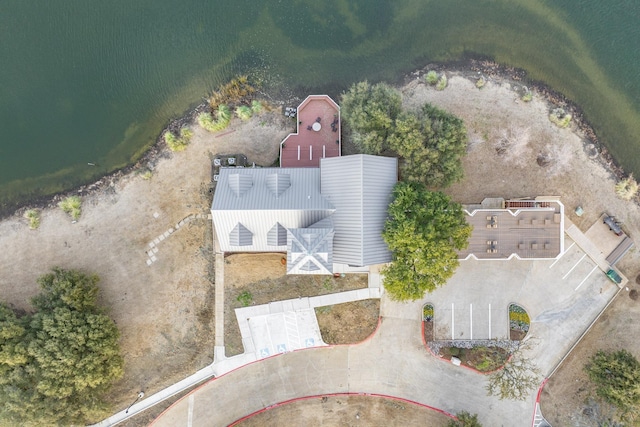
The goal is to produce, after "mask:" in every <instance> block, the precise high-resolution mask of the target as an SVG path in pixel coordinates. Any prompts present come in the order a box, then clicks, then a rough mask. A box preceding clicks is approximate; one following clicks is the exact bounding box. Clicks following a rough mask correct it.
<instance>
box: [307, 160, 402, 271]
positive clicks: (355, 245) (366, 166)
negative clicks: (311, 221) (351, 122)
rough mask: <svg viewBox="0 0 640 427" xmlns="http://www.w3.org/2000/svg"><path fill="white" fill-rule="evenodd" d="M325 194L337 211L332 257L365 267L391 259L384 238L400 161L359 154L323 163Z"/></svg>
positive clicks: (334, 215)
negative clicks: (383, 233)
mask: <svg viewBox="0 0 640 427" xmlns="http://www.w3.org/2000/svg"><path fill="white" fill-rule="evenodd" d="M320 171H321V172H320V173H321V188H322V195H323V196H325V197H326V198H327V200H328V201H329V202H331V204H332V205H333V206H335V208H336V211H335V213H334V214H333V215H332V216H331V218H332V220H333V224H334V229H335V238H334V242H333V260H334V262H336V263H343V264H349V265H354V266H364V265H373V264H381V263H385V262H389V261H391V252H390V251H389V249H388V248H387V245H386V243H385V242H384V240H382V230H383V228H384V224H385V221H386V219H387V208H388V206H389V203H390V202H391V193H392V191H393V187H394V186H395V184H396V182H397V177H398V161H397V159H395V158H391V157H379V156H371V155H367V154H358V155H354V156H343V157H332V158H326V159H322V160H321V162H320Z"/></svg>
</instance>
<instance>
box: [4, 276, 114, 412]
mask: <svg viewBox="0 0 640 427" xmlns="http://www.w3.org/2000/svg"><path fill="white" fill-rule="evenodd" d="M97 282H98V278H97V276H95V275H85V274H83V273H81V272H78V271H73V270H71V271H67V270H62V269H57V268H56V269H54V270H53V271H52V273H50V274H46V275H44V276H42V277H41V278H40V279H38V283H39V284H40V285H41V287H42V293H41V294H40V295H38V296H36V297H35V298H33V301H32V302H33V306H34V308H35V309H36V312H35V313H34V314H32V315H25V316H23V317H21V318H18V317H17V316H16V314H15V313H14V312H13V311H12V310H10V309H9V308H7V307H6V306H0V421H6V422H8V423H11V424H16V425H68V424H79V423H85V422H87V421H95V420H96V419H97V418H98V417H100V416H103V415H104V414H105V410H106V409H107V408H106V406H105V405H104V403H103V402H102V396H103V394H104V392H106V391H107V390H108V388H109V387H110V385H111V384H112V383H113V381H115V380H116V379H118V378H119V377H121V376H122V373H123V360H122V357H121V356H120V349H119V345H118V338H119V333H118V329H117V327H116V325H115V323H114V322H113V320H111V319H110V318H109V317H108V316H107V315H105V314H104V313H103V311H102V310H101V309H100V307H98V305H97V301H96V299H97V293H98V289H97Z"/></svg>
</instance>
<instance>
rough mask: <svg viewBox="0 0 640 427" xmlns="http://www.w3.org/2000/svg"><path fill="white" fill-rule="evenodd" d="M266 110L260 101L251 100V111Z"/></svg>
mask: <svg viewBox="0 0 640 427" xmlns="http://www.w3.org/2000/svg"><path fill="white" fill-rule="evenodd" d="M263 110H264V106H263V105H262V102H260V101H255V100H254V101H251V111H252V112H253V114H260V113H262V111H263Z"/></svg>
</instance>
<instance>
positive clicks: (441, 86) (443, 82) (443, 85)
mask: <svg viewBox="0 0 640 427" xmlns="http://www.w3.org/2000/svg"><path fill="white" fill-rule="evenodd" d="M446 87H447V76H446V75H445V74H442V75H441V76H440V78H439V79H438V84H437V85H436V90H444V88H446Z"/></svg>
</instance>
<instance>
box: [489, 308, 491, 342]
mask: <svg viewBox="0 0 640 427" xmlns="http://www.w3.org/2000/svg"><path fill="white" fill-rule="evenodd" d="M489 339H491V304H489Z"/></svg>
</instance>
